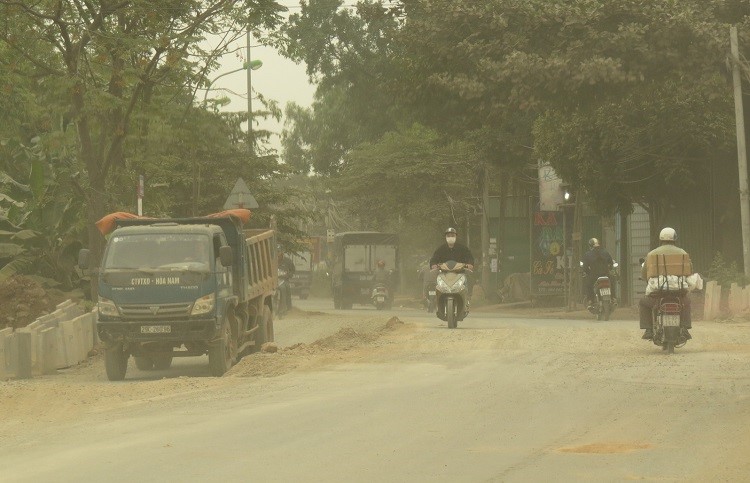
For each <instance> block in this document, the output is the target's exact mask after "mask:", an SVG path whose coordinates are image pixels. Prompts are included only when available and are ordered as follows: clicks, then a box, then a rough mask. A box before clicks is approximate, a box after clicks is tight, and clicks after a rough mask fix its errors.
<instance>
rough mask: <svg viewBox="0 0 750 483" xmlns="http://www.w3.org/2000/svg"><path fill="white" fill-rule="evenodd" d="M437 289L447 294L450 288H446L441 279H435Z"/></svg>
mask: <svg viewBox="0 0 750 483" xmlns="http://www.w3.org/2000/svg"><path fill="white" fill-rule="evenodd" d="M437 289H438V290H440V291H441V292H448V291H449V290H450V289H451V288H450V287H449V286H448V284H447V283H445V280H443V279H442V278H438V279H437Z"/></svg>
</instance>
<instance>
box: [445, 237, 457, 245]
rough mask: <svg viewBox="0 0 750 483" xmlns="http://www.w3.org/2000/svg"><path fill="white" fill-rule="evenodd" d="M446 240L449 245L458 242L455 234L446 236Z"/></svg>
mask: <svg viewBox="0 0 750 483" xmlns="http://www.w3.org/2000/svg"><path fill="white" fill-rule="evenodd" d="M445 241H446V242H448V245H453V244H454V243H456V237H455V236H447V237H445Z"/></svg>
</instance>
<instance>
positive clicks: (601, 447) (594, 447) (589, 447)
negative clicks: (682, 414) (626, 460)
mask: <svg viewBox="0 0 750 483" xmlns="http://www.w3.org/2000/svg"><path fill="white" fill-rule="evenodd" d="M652 447H653V446H652V445H651V444H649V443H591V444H585V445H583V446H573V447H569V448H560V449H558V450H557V451H558V452H560V453H575V454H621V453H632V452H633V451H639V450H644V449H650V448H652Z"/></svg>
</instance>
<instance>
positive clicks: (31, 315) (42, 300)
mask: <svg viewBox="0 0 750 483" xmlns="http://www.w3.org/2000/svg"><path fill="white" fill-rule="evenodd" d="M59 302H60V301H59V300H56V299H55V298H54V297H52V296H50V295H49V294H48V293H47V291H46V290H44V288H42V286H41V285H40V284H38V283H37V282H35V281H34V280H32V279H30V278H27V277H23V276H14V277H10V278H9V279H7V280H5V281H4V282H2V283H0V329H3V328H5V327H13V328H14V329H18V328H20V327H26V326H27V325H29V324H30V323H31V322H33V321H34V320H36V319H37V318H38V317H40V316H42V315H44V314H48V313H50V312H52V311H53V310H55V305H56V304H57V303H59Z"/></svg>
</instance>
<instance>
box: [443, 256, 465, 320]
mask: <svg viewBox="0 0 750 483" xmlns="http://www.w3.org/2000/svg"><path fill="white" fill-rule="evenodd" d="M438 271H439V273H438V275H437V283H436V291H435V297H436V299H437V316H438V318H439V319H440V320H445V321H446V322H448V328H449V329H455V328H456V327H458V323H459V322H460V321H462V320H464V318H465V317H466V316H467V315H468V314H469V309H468V307H467V305H466V300H467V299H468V297H469V293H468V286H467V279H466V273H465V272H468V271H470V270H469V269H468V268H466V265H465V264H463V263H459V262H456V261H454V260H450V261H447V262H445V263H442V264H440V265H439V266H438Z"/></svg>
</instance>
